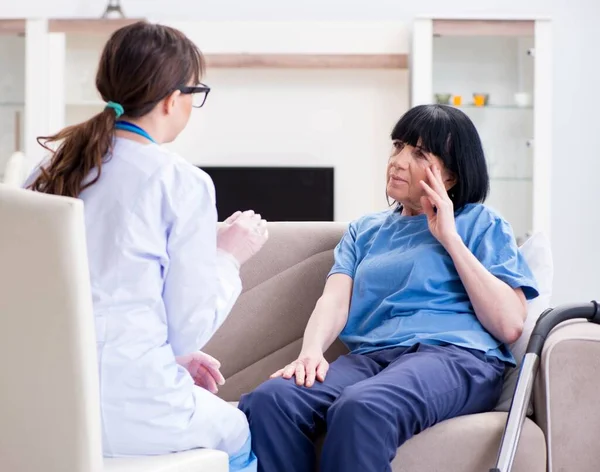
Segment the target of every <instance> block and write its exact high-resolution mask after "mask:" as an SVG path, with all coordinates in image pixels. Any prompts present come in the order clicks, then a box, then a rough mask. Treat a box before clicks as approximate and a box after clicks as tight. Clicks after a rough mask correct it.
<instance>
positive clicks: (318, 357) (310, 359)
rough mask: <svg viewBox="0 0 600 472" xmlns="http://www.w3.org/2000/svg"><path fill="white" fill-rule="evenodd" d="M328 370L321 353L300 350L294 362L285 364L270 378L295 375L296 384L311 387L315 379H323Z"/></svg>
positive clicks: (289, 377) (327, 364)
mask: <svg viewBox="0 0 600 472" xmlns="http://www.w3.org/2000/svg"><path fill="white" fill-rule="evenodd" d="M328 370H329V362H327V361H326V360H325V357H324V356H323V353H322V352H320V351H318V350H314V351H306V352H301V353H300V355H299V356H298V359H296V360H295V361H294V362H291V363H290V364H288V365H286V366H285V367H284V368H283V369H279V370H278V371H277V372H275V373H274V374H272V375H271V378H272V379H274V378H276V377H283V378H284V379H291V378H292V377H296V385H299V386H305V387H312V386H313V385H314V383H315V380H317V381H319V382H324V381H325V376H326V375H327V371H328Z"/></svg>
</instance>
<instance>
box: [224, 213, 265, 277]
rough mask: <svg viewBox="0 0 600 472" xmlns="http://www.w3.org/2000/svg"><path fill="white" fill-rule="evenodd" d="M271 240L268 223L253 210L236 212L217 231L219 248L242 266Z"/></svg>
mask: <svg viewBox="0 0 600 472" xmlns="http://www.w3.org/2000/svg"><path fill="white" fill-rule="evenodd" d="M267 239H269V233H268V231H267V222H266V221H265V220H263V219H262V218H261V216H260V214H257V213H254V211H252V210H248V211H245V212H243V213H242V212H239V211H238V212H235V213H234V214H233V215H231V216H230V217H229V218H227V219H226V220H225V221H224V222H223V224H222V225H221V226H220V227H219V229H218V231H217V247H218V248H219V249H221V250H222V251H225V252H227V253H229V254H231V255H232V256H233V257H234V258H235V259H236V260H237V261H238V262H239V264H240V265H242V264H244V263H245V262H246V261H247V260H248V259H250V258H251V257H252V256H254V255H255V254H256V253H257V252H258V251H260V249H261V248H262V247H263V245H264V244H265V243H266V242H267Z"/></svg>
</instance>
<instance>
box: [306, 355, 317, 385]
mask: <svg viewBox="0 0 600 472" xmlns="http://www.w3.org/2000/svg"><path fill="white" fill-rule="evenodd" d="M305 370H306V381H305V382H304V386H306V387H312V386H313V384H314V383H315V376H316V375H317V360H316V359H309V360H308V361H306V364H305Z"/></svg>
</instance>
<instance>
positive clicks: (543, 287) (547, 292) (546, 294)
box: [495, 232, 553, 415]
mask: <svg viewBox="0 0 600 472" xmlns="http://www.w3.org/2000/svg"><path fill="white" fill-rule="evenodd" d="M520 250H521V253H522V254H523V257H524V258H525V260H526V261H527V264H528V265H529V267H530V269H531V271H532V272H533V275H534V277H535V279H536V281H537V283H538V290H539V293H540V295H539V296H538V297H537V298H534V299H533V300H531V301H530V302H529V303H528V307H527V318H526V320H525V326H524V328H523V334H521V337H520V338H519V339H518V340H517V341H516V342H514V343H513V344H511V346H510V350H511V352H512V354H513V356H514V357H515V360H516V361H517V367H515V368H511V369H508V370H507V371H506V373H505V374H504V385H503V387H502V394H501V395H500V400H499V401H498V404H497V405H496V408H495V410H496V411H508V410H509V409H510V404H511V401H512V396H513V393H514V391H515V387H516V386H517V379H518V377H519V368H520V366H521V361H522V360H523V356H524V355H525V351H526V350H527V343H529V338H530V336H531V332H532V331H533V328H534V327H535V324H536V322H537V320H538V318H539V317H540V315H541V314H542V313H543V311H544V310H546V309H547V308H548V307H549V306H550V298H551V296H552V278H553V266H552V251H551V248H550V241H549V240H548V238H547V237H546V236H545V235H544V233H540V232H538V233H535V234H534V235H533V236H531V237H530V238H529V239H528V240H527V241H525V243H524V244H523V245H522V246H521V248H520ZM527 414H528V415H531V414H533V407H532V404H531V403H530V405H529V407H528V410H527Z"/></svg>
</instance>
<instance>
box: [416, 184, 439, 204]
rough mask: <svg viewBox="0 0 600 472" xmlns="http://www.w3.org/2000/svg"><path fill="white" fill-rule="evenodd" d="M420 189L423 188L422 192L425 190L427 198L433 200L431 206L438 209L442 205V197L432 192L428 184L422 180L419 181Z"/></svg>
mask: <svg viewBox="0 0 600 472" xmlns="http://www.w3.org/2000/svg"><path fill="white" fill-rule="evenodd" d="M421 187H423V190H425V193H427V196H428V197H429V198H430V199H431V200H433V204H434V205H435V206H436V207H440V206H441V205H442V204H443V199H442V196H441V195H440V194H439V193H437V192H436V191H435V190H433V189H432V188H431V187H430V186H429V185H428V184H427V182H425V181H424V180H421Z"/></svg>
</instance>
